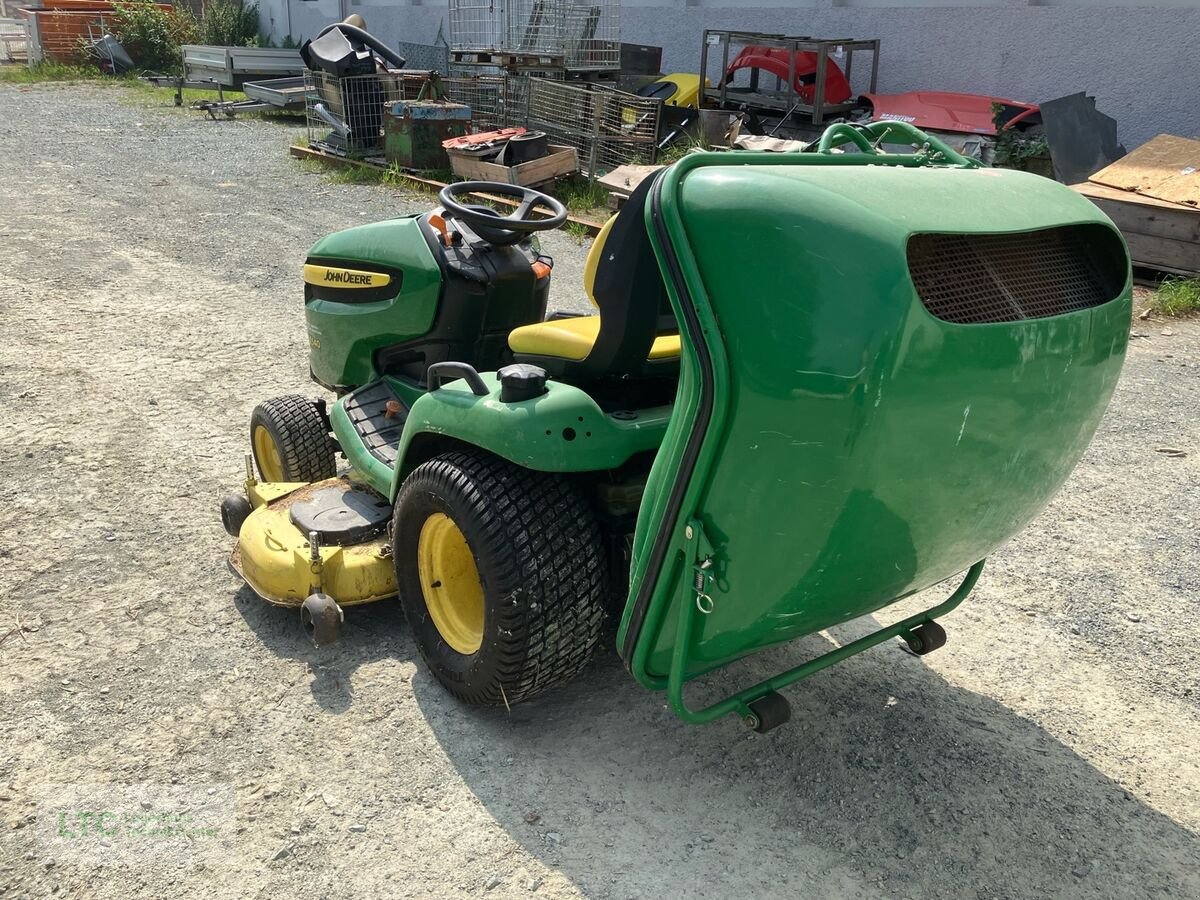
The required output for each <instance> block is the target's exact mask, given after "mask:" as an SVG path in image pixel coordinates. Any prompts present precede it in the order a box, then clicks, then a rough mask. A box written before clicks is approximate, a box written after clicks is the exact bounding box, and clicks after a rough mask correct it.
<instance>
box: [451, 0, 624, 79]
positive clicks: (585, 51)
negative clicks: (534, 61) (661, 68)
mask: <svg viewBox="0 0 1200 900" xmlns="http://www.w3.org/2000/svg"><path fill="white" fill-rule="evenodd" d="M620 13H621V4H620V0H450V45H451V47H452V48H453V49H455V50H465V51H494V52H498V53H510V54H515V55H519V54H528V55H537V56H551V57H555V58H560V59H561V60H562V65H563V66H564V67H565V68H566V69H567V70H568V71H609V70H616V69H618V68H620V64H621V44H620V41H621V19H620Z"/></svg>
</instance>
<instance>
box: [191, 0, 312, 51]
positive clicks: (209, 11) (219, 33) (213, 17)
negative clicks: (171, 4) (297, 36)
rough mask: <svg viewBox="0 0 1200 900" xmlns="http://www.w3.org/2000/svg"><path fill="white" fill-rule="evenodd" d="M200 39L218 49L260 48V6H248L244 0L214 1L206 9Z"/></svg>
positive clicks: (255, 4)
mask: <svg viewBox="0 0 1200 900" xmlns="http://www.w3.org/2000/svg"><path fill="white" fill-rule="evenodd" d="M288 37H289V38H290V37H291V35H288ZM200 38H201V40H202V41H203V42H204V43H205V44H212V45H214V46H217V47H257V46H259V36H258V4H257V3H252V4H250V5H249V6H246V5H245V4H244V3H242V0H212V2H211V3H209V4H208V6H206V7H205V9H204V20H203V21H202V22H201V23H200ZM285 46H286V42H285Z"/></svg>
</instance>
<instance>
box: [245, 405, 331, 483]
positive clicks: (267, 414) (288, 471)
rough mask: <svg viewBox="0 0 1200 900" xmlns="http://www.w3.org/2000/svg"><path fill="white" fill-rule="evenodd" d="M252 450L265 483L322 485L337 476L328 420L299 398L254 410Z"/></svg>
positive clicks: (252, 414)
mask: <svg viewBox="0 0 1200 900" xmlns="http://www.w3.org/2000/svg"><path fill="white" fill-rule="evenodd" d="M250 447H251V449H252V450H253V451H254V462H255V464H256V465H257V466H258V474H259V477H260V478H262V480H263V481H322V480H324V479H326V478H332V477H333V476H335V475H336V474H337V461H336V460H335V459H334V456H333V444H332V442H331V441H330V438H329V428H328V427H327V425H326V422H325V417H324V416H323V415H321V410H320V409H318V408H317V404H316V403H314V402H313V401H312V400H309V399H307V398H305V397H301V396H299V395H297V394H288V395H287V396H284V397H274V398H272V399H270V400H267V401H264V402H263V403H260V404H258V406H256V407H254V412H253V413H251V414H250Z"/></svg>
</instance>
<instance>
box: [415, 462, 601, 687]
mask: <svg viewBox="0 0 1200 900" xmlns="http://www.w3.org/2000/svg"><path fill="white" fill-rule="evenodd" d="M393 538H394V540H393V556H394V558H395V563H396V579H397V583H398V584H399V586H400V602H401V605H402V606H403V608H404V614H405V616H406V617H407V619H408V622H409V625H410V627H411V628H412V629H413V635H414V637H415V638H416V641H417V646H418V648H419V649H420V651H421V655H422V657H424V659H425V662H426V663H427V664H428V665H429V668H430V669H431V670H432V671H433V674H434V676H435V677H436V678H437V679H438V681H440V682H441V683H442V684H443V685H444V686H445V687H446V688H447V689H449V690H450V692H451V693H453V694H454V695H455V696H457V697H458V698H460V699H461V700H464V701H466V702H467V703H472V704H475V705H479V706H504V705H511V704H513V703H516V702H517V701H519V700H524V699H527V698H529V697H532V696H534V695H535V694H538V693H540V692H542V691H544V690H546V689H547V688H550V687H553V686H555V685H557V684H561V683H562V682H565V681H567V680H569V679H570V678H572V677H573V676H574V675H576V674H577V673H578V672H579V671H580V670H581V669H582V668H583V667H584V665H586V663H587V661H588V659H589V658H590V657H591V654H592V649H593V648H594V646H595V644H596V641H597V639H598V638H599V636H600V627H601V623H602V621H603V618H604V597H605V587H606V570H605V566H604V552H603V548H602V545H601V541H600V533H599V529H598V528H597V525H596V522H595V519H594V517H593V515H592V512H591V509H590V508H589V506H588V504H587V500H586V499H585V498H584V496H583V494H582V493H581V492H580V491H579V490H578V489H577V488H576V486H575V485H573V484H572V483H571V482H570V481H568V480H567V479H565V478H563V477H562V476H560V475H553V474H547V473H544V472H533V471H530V470H528V469H522V468H519V467H518V466H514V465H513V464H511V463H509V462H506V461H505V460H502V459H500V458H498V457H495V456H492V455H490V454H487V453H483V452H482V451H469V452H455V453H447V454H445V455H443V456H438V457H435V458H434V459H432V460H430V461H429V462H426V463H424V464H423V465H421V466H419V467H418V468H417V469H415V470H414V471H413V473H412V474H411V475H409V477H408V478H407V479H406V480H405V482H404V485H403V487H401V489H400V493H399V496H398V497H397V498H396V511H395V519H394V528H393Z"/></svg>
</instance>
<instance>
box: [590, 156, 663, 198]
mask: <svg viewBox="0 0 1200 900" xmlns="http://www.w3.org/2000/svg"><path fill="white" fill-rule="evenodd" d="M662 168H664V167H663V166H636V165H632V164H630V165H624V166H617V167H616V168H615V169H613V170H612V171H611V172H609V173H608V174H607V175H601V176H600V177H599V178H597V179H596V183H597V184H599V185H601V186H603V187H606V188H608V190H609V192H610V193H613V194H623V195H624V196H626V197H628V196H629V195H630V194H632V193H633V189H634V188H636V187H637V186H638V185H639V184H641V183H642V181H643V180H644V179H645V178H646V177H647V176H648V175H653V174H654V173H655V172H657V171H658V170H659V169H662Z"/></svg>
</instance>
